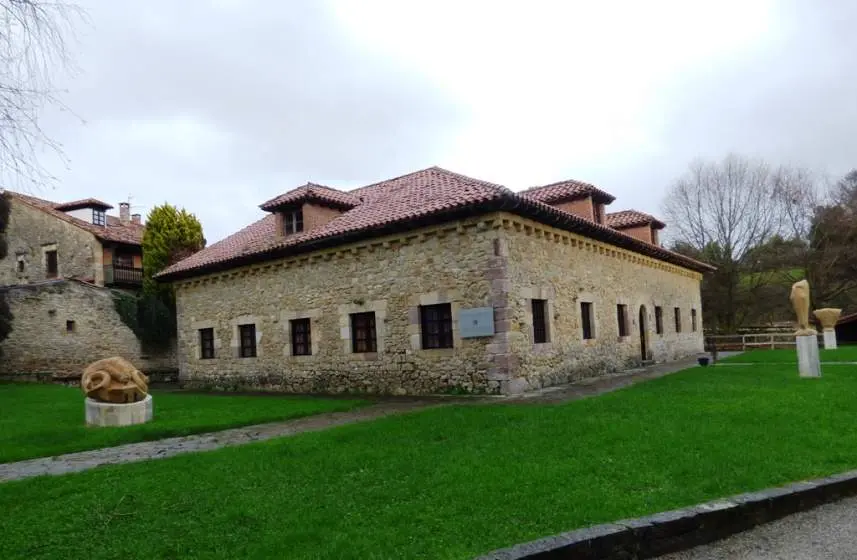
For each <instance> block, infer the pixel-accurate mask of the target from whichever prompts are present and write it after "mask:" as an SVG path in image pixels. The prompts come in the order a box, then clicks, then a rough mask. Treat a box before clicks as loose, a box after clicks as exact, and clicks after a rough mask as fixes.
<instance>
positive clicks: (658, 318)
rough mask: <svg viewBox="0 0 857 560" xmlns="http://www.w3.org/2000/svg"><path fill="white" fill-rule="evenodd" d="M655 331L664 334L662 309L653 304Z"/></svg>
mask: <svg viewBox="0 0 857 560" xmlns="http://www.w3.org/2000/svg"><path fill="white" fill-rule="evenodd" d="M655 333H657V334H664V309H663V307H660V306H655Z"/></svg>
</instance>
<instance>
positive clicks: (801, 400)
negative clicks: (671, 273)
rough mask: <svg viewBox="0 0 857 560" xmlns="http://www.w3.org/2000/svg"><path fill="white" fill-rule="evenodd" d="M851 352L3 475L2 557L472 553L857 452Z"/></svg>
mask: <svg viewBox="0 0 857 560" xmlns="http://www.w3.org/2000/svg"><path fill="white" fill-rule="evenodd" d="M856 398H857V367H855V366H830V367H827V368H825V370H824V377H822V378H820V379H800V378H799V377H798V376H797V374H796V373H795V372H794V371H793V370H792V369H791V368H789V367H785V368H784V367H782V366H773V365H766V364H760V365H758V366H756V367H752V368H748V367H738V366H735V367H728V366H721V367H714V368H698V367H697V368H693V369H690V370H686V371H684V372H680V373H676V374H673V375H670V376H668V377H664V378H661V379H657V380H653V381H649V382H645V383H641V384H638V385H635V386H632V387H629V388H626V389H623V390H619V391H616V392H613V393H608V394H605V395H602V396H599V397H593V398H589V399H584V400H581V401H576V402H571V403H567V404H563V405H503V404H492V405H487V404H486V405H469V406H449V407H441V408H436V409H429V410H425V411H422V412H418V413H414V414H409V415H404V416H397V417H391V418H385V419H382V420H378V421H374V422H367V423H362V424H355V425H350V426H344V427H340V428H335V429H331V430H328V431H325V432H318V433H309V434H303V435H299V436H296V437H292V438H286V439H279V440H271V441H268V442H264V443H260V444H253V445H248V446H243V447H236V448H227V449H221V450H218V451H214V452H210V453H201V454H194V455H184V456H180V457H174V458H171V459H165V460H160V461H150V462H146V463H136V464H131V465H124V466H111V467H105V468H100V469H96V470H93V471H89V472H85V473H80V474H75V475H68V476H63V477H55V478H48V477H45V478H38V479H30V480H24V481H19V482H11V483H6V484H2V485H0V511H3V512H4V515H3V516H0V534H2V535H3V538H2V539H0V558H4V559H11V558H28V559H31V558H68V557H85V558H116V557H122V556H127V555H128V554H132V555H133V556H135V557H138V558H186V557H188V558H285V557H288V558H307V559H309V558H460V559H464V558H472V557H473V556H474V555H478V554H480V553H485V552H487V551H489V550H492V549H495V548H498V547H503V546H508V545H511V544H514V543H518V542H523V541H528V540H531V539H535V538H538V537H542V536H545V535H550V534H554V533H557V532H561V531H567V530H570V529H574V528H577V527H581V526H587V525H591V524H596V523H602V522H608V521H613V520H617V519H622V518H627V517H633V516H639V515H644V514H648V513H652V512H656V511H663V510H667V509H672V508H676V507H681V506H686V505H689V504H694V503H698V502H701V501H705V500H709V499H714V498H717V497H722V496H726V495H731V494H735V493H739V492H744V491H751V490H756V489H761V488H765V487H770V486H775V485H781V484H784V483H787V482H790V481H795V480H800V479H805V478H810V477H816V476H821V475H827V474H831V473H835V472H839V471H844V470H846V469H852V468H855V467H857V424H855V422H854V402H855V399H856Z"/></svg>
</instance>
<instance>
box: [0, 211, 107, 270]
mask: <svg viewBox="0 0 857 560" xmlns="http://www.w3.org/2000/svg"><path fill="white" fill-rule="evenodd" d="M11 206H12V207H11V212H10V216H9V225H8V227H7V230H6V239H7V242H8V244H9V251H8V254H7V255H6V258H4V259H2V260H0V285H11V284H27V283H30V282H41V281H43V280H45V279H46V275H45V272H46V263H45V251H47V250H52V249H55V250H56V251H57V264H58V275H59V276H64V277H77V278H81V279H90V280H98V279H99V278H103V270H102V263H101V259H102V250H101V243H100V242H99V241H98V240H97V239H96V238H95V236H94V235H92V234H91V233H89V232H88V231H85V230H83V229H81V228H79V227H76V226H74V225H72V224H70V223H68V222H64V221H63V220H59V219H57V218H55V217H53V216H51V215H49V214H47V213H46V212H43V211H41V210H37V209H36V208H33V207H31V206H29V205H27V204H26V203H24V202H21V201H20V200H15V199H12V205H11ZM18 261H23V263H24V265H23V268H24V270H23V271H22V272H19V271H18V270H19V269H18V267H19V265H18Z"/></svg>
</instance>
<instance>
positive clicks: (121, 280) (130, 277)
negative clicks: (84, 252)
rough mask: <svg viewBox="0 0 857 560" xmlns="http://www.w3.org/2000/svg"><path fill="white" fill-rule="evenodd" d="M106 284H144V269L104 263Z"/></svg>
mask: <svg viewBox="0 0 857 560" xmlns="http://www.w3.org/2000/svg"><path fill="white" fill-rule="evenodd" d="M104 284H105V285H108V286H109V285H122V286H142V285H143V269H142V268H134V267H132V266H119V265H116V264H106V265H104Z"/></svg>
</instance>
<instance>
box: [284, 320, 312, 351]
mask: <svg viewBox="0 0 857 560" xmlns="http://www.w3.org/2000/svg"><path fill="white" fill-rule="evenodd" d="M289 326H290V330H291V333H292V356H312V320H311V319H310V318H309V317H302V318H300V319H292V320H291V321H290V322H289Z"/></svg>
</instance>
